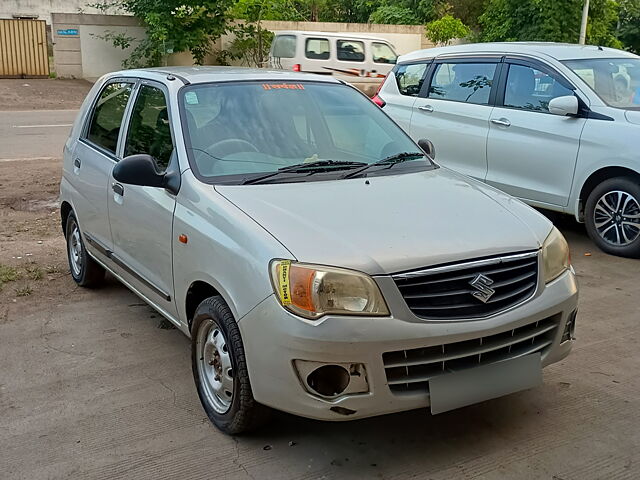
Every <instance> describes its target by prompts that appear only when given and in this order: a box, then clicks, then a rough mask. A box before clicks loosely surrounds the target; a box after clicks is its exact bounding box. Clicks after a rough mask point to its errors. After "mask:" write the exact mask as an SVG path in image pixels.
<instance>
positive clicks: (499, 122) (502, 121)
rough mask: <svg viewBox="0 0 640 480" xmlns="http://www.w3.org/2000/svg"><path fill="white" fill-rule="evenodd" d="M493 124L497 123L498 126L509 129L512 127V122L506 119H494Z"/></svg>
mask: <svg viewBox="0 0 640 480" xmlns="http://www.w3.org/2000/svg"><path fill="white" fill-rule="evenodd" d="M491 123H495V124H496V125H501V126H503V127H508V126H510V125H511V122H510V121H509V120H507V119H506V118H492V119H491Z"/></svg>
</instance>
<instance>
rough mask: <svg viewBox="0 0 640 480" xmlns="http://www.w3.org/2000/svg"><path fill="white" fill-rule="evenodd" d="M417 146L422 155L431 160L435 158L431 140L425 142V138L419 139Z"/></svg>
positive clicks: (434, 149)
mask: <svg viewBox="0 0 640 480" xmlns="http://www.w3.org/2000/svg"><path fill="white" fill-rule="evenodd" d="M418 146H419V147H420V148H421V149H422V151H423V152H424V153H426V154H427V155H429V156H430V157H431V158H433V159H435V158H436V147H434V146H433V143H432V142H431V140H427V139H426V138H421V139H420V140H418Z"/></svg>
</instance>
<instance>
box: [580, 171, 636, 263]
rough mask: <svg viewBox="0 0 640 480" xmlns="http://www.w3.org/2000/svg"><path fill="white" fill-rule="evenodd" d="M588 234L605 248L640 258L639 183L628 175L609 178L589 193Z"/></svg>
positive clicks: (608, 250)
mask: <svg viewBox="0 0 640 480" xmlns="http://www.w3.org/2000/svg"><path fill="white" fill-rule="evenodd" d="M585 223H586V225H587V233H588V234H589V236H590V237H591V239H592V240H593V241H594V242H595V243H596V245H598V247H600V249H602V250H603V251H605V252H607V253H610V254H612V255H619V256H621V257H632V258H640V184H639V183H638V181H635V180H633V179H631V178H628V177H618V178H610V179H608V180H605V181H604V182H602V183H601V184H599V185H598V186H597V187H596V188H594V189H593V191H592V192H591V193H590V194H589V197H588V198H587V203H586V211H585Z"/></svg>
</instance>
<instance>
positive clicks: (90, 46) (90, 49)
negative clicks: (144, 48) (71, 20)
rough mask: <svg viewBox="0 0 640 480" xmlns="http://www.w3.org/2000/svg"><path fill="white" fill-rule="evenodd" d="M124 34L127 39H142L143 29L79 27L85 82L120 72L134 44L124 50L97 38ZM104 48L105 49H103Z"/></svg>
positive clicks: (99, 26) (96, 26)
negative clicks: (110, 34)
mask: <svg viewBox="0 0 640 480" xmlns="http://www.w3.org/2000/svg"><path fill="white" fill-rule="evenodd" d="M107 31H110V32H113V33H116V34H118V33H124V34H125V35H127V36H128V37H135V38H138V39H142V38H144V28H143V27H119V26H108V27H105V26H103V25H81V26H80V28H79V32H78V33H79V34H80V45H81V50H80V51H81V58H82V76H83V77H84V78H86V79H87V80H95V79H97V78H98V77H101V76H102V75H104V74H105V73H107V72H113V71H114V70H122V61H123V60H125V59H126V58H128V57H129V54H130V53H131V50H133V48H135V46H136V43H135V42H133V44H132V46H131V47H129V48H128V49H126V50H122V49H121V48H113V47H112V45H111V44H110V43H109V42H107V41H106V40H103V39H102V38H99V37H97V36H96V35H104V34H105V32H107ZM105 47H106V48H105Z"/></svg>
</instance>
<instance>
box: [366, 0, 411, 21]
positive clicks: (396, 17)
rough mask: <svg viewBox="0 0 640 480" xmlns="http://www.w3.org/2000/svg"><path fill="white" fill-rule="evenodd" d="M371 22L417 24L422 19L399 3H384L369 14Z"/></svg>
mask: <svg viewBox="0 0 640 480" xmlns="http://www.w3.org/2000/svg"><path fill="white" fill-rule="evenodd" d="M369 22H370V23H383V24H387V25H417V24H419V23H420V20H419V19H418V17H417V16H416V15H415V14H414V13H413V12H412V11H411V10H410V9H408V8H405V7H401V6H399V5H382V6H381V7H378V8H377V9H376V10H375V11H374V12H373V13H372V14H371V15H370V16H369Z"/></svg>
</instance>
